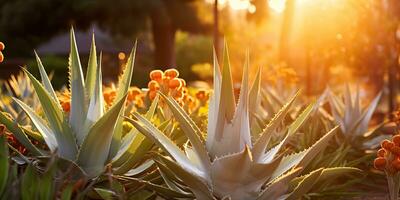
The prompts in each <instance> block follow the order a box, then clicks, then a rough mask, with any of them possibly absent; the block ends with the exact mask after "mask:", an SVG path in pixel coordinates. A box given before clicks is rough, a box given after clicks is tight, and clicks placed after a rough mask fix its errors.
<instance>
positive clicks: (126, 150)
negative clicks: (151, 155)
mask: <svg viewBox="0 0 400 200" xmlns="http://www.w3.org/2000/svg"><path fill="white" fill-rule="evenodd" d="M158 101H159V96H158V95H157V96H156V98H155V99H154V100H153V102H152V103H151V105H150V108H149V110H148V111H147V113H146V115H145V117H146V119H148V120H151V119H152V118H153V116H154V114H155V111H156V108H157V105H158ZM129 135H131V136H132V137H133V139H132V140H130V141H129V143H128V144H127V145H126V146H121V148H120V150H119V151H118V153H117V155H116V156H115V157H114V159H113V161H112V162H113V166H117V167H118V168H117V170H116V171H115V173H116V174H124V173H126V172H127V171H129V170H130V169H131V168H132V167H134V166H135V164H136V163H137V161H138V160H140V159H141V158H142V157H143V156H144V155H145V153H146V152H147V151H148V150H149V149H150V148H151V146H152V145H153V142H152V141H150V140H149V139H147V138H146V137H145V136H144V135H142V134H141V133H139V131H137V130H136V129H135V128H132V130H131V131H130V132H129V133H128V134H127V136H128V137H129ZM127 136H125V137H127Z"/></svg>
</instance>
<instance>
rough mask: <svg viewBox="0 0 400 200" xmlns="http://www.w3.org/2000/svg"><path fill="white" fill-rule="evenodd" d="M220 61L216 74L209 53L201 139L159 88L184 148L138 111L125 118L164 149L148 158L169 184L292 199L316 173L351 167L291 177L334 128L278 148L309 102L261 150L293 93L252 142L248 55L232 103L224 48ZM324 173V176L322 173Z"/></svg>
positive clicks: (197, 191) (207, 193) (202, 192)
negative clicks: (297, 145) (309, 142)
mask: <svg viewBox="0 0 400 200" xmlns="http://www.w3.org/2000/svg"><path fill="white" fill-rule="evenodd" d="M224 61H225V62H224V67H223V72H222V75H221V72H220V70H219V66H218V63H217V61H216V58H215V59H214V93H213V94H212V96H211V99H210V103H209V112H208V130H207V138H206V139H204V138H203V135H204V133H203V132H202V131H201V130H200V129H199V128H198V126H197V125H196V124H195V123H194V121H193V120H192V119H191V118H190V117H189V116H188V115H187V114H186V112H185V111H184V110H183V109H182V108H181V107H180V106H179V104H178V103H177V102H176V101H175V100H174V99H173V98H172V97H167V96H165V95H163V94H160V95H161V96H162V97H163V98H164V99H165V102H166V104H167V105H168V106H169V108H170V110H171V111H172V113H173V114H174V116H175V118H176V119H177V121H178V122H179V123H180V127H181V129H182V130H183V132H184V133H185V135H186V136H187V138H188V140H189V142H188V143H187V144H186V145H184V151H182V149H180V148H179V147H178V146H177V145H176V144H174V142H173V141H172V140H171V139H169V138H168V137H167V136H166V134H163V133H162V131H160V130H159V129H158V128H156V127H155V126H154V125H153V124H152V123H151V122H150V121H149V120H147V119H146V118H145V117H143V116H142V115H140V114H138V113H135V114H134V118H135V119H129V118H127V119H128V120H129V121H130V122H131V123H132V124H133V125H134V126H135V127H136V129H138V130H139V131H140V132H141V133H143V134H144V135H146V136H147V137H148V138H150V139H152V140H153V141H154V142H155V143H156V144H157V145H158V146H159V147H160V148H162V149H163V150H164V152H166V153H167V154H168V156H163V155H161V154H155V156H154V160H155V161H156V163H157V164H158V166H159V169H160V172H161V174H162V175H163V178H164V179H165V181H166V184H167V185H168V187H169V188H173V189H175V190H176V191H179V192H184V191H186V189H188V188H189V189H190V191H191V192H193V194H194V195H195V197H196V198H197V199H216V198H218V199H225V198H228V199H233V200H235V199H297V198H299V197H301V196H302V195H303V194H304V193H306V192H307V191H309V190H310V189H311V188H312V186H313V185H314V184H315V183H316V182H317V181H318V180H319V179H321V178H322V177H328V176H331V175H333V174H335V173H338V172H339V171H340V172H346V171H347V172H349V171H353V170H355V169H354V168H333V169H322V168H321V169H318V170H315V171H313V172H311V173H310V174H307V175H305V176H301V177H297V176H298V175H300V173H301V171H302V169H303V168H304V167H306V166H307V164H308V163H309V162H310V161H311V160H312V158H313V157H315V156H316V154H317V153H319V152H320V151H322V150H323V149H324V147H325V146H326V145H327V143H328V141H329V140H330V139H331V138H332V137H333V136H334V133H335V130H336V128H334V129H332V130H331V131H329V132H328V133H327V134H326V135H325V136H323V137H322V138H321V139H320V140H319V141H317V142H316V143H315V144H314V145H313V146H311V147H310V148H308V149H305V150H303V151H301V152H298V153H294V154H291V155H287V156H283V155H282V154H281V153H280V152H281V150H282V149H283V148H284V146H285V144H287V142H288V141H289V139H290V137H291V136H292V135H294V134H295V133H296V132H297V130H298V129H299V127H300V126H301V125H302V124H303V123H304V121H305V120H306V119H307V117H308V116H309V114H310V112H311V111H312V109H313V105H310V106H308V107H307V108H306V109H305V110H304V111H303V112H302V114H301V115H300V116H299V117H298V118H296V119H295V120H294V122H293V123H292V124H291V125H290V126H289V127H287V134H286V136H285V137H284V139H283V140H282V141H280V142H279V143H278V144H277V145H275V146H273V147H272V148H270V149H268V150H267V147H268V145H269V141H270V139H271V137H272V135H273V133H274V131H275V130H276V128H277V127H278V126H280V125H281V124H282V121H283V120H284V118H285V116H286V114H287V113H288V110H289V109H290V107H291V105H292V104H293V102H294V100H295V97H293V98H292V99H291V100H290V101H289V102H288V103H287V104H285V105H284V106H283V107H282V109H281V110H280V111H279V112H278V113H277V114H276V115H275V117H274V118H273V119H272V120H271V121H270V122H269V123H268V125H267V126H266V127H265V128H264V130H263V131H262V132H261V133H260V134H259V137H258V139H257V140H256V142H255V143H253V142H252V138H251V133H250V129H251V127H250V122H249V121H250V120H249V108H248V107H249V91H248V60H247V62H246V65H245V67H244V71H243V74H244V75H243V80H242V86H241V94H240V97H239V102H238V105H237V107H236V106H235V99H234V93H233V84H232V78H231V68H230V65H229V61H228V53H227V50H225V54H224ZM325 173H326V176H322V175H323V174H325ZM296 177H297V178H296ZM295 178H296V179H295ZM292 181H294V182H292ZM289 183H295V185H290V184H289ZM292 186H293V187H292ZM187 187H188V188H187Z"/></svg>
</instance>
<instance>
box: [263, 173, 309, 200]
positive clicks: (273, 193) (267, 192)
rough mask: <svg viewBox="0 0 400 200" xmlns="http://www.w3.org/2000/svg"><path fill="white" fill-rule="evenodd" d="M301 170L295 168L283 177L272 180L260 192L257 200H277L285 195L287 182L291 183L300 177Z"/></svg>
mask: <svg viewBox="0 0 400 200" xmlns="http://www.w3.org/2000/svg"><path fill="white" fill-rule="evenodd" d="M300 172H301V168H295V169H293V170H291V171H289V172H288V173H286V174H285V175H283V176H281V177H279V178H277V179H274V180H273V181H271V183H269V184H268V186H267V187H266V188H265V189H264V190H263V191H262V192H261V194H260V196H259V197H258V198H257V200H269V199H278V198H279V197H281V196H283V195H284V194H286V193H287V190H288V188H289V182H291V181H292V180H293V179H294V178H295V177H297V176H298V175H300Z"/></svg>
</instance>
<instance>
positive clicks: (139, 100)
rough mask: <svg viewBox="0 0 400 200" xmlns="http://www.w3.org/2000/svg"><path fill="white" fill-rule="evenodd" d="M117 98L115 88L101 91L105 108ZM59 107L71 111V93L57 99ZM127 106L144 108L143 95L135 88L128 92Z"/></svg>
mask: <svg viewBox="0 0 400 200" xmlns="http://www.w3.org/2000/svg"><path fill="white" fill-rule="evenodd" d="M116 96H117V90H116V89H115V87H113V86H111V87H105V88H104V91H103V97H104V102H105V103H106V105H107V106H111V105H112V103H113V102H114V100H115V98H116ZM58 99H59V101H60V104H61V107H62V108H63V110H64V111H65V112H69V111H70V110H71V93H70V92H69V91H68V90H67V91H64V92H63V93H61V95H59V97H58ZM126 103H127V104H133V105H135V106H136V107H141V108H142V107H144V94H143V92H142V91H141V90H140V89H139V88H137V87H131V88H129V90H128V96H127V102H126Z"/></svg>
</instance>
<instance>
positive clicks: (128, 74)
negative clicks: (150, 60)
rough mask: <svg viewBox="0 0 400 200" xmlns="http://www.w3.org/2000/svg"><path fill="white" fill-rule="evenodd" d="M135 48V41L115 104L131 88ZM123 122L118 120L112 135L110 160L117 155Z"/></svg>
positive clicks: (119, 82) (119, 84) (120, 81)
mask: <svg viewBox="0 0 400 200" xmlns="http://www.w3.org/2000/svg"><path fill="white" fill-rule="evenodd" d="M136 48H137V41H136V42H135V44H134V46H133V48H132V50H131V53H130V55H129V58H128V62H127V63H126V66H125V69H124V71H123V73H122V76H121V77H120V78H119V81H118V91H117V96H116V97H115V100H114V101H115V102H116V101H119V100H120V99H121V98H122V97H123V96H124V95H125V94H126V93H127V92H128V90H129V87H130V86H131V82H132V75H133V67H134V65H135V56H136ZM124 111H125V107H123V108H122V110H121V113H120V115H123V114H124ZM123 121H124V120H123V118H119V119H118V121H117V125H116V128H115V134H114V135H113V139H112V141H111V147H110V154H109V156H108V157H109V158H110V159H111V158H113V157H114V156H115V155H116V154H117V152H118V149H119V147H120V145H121V140H122V132H123V131H122V129H123V124H122V123H123Z"/></svg>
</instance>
